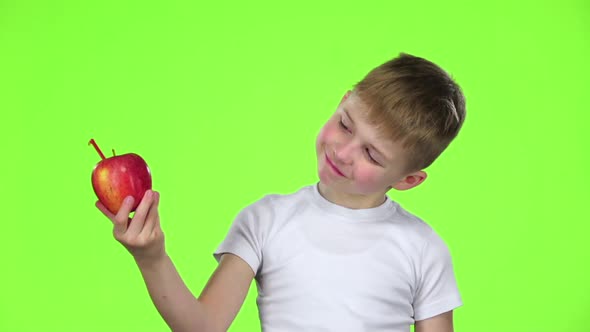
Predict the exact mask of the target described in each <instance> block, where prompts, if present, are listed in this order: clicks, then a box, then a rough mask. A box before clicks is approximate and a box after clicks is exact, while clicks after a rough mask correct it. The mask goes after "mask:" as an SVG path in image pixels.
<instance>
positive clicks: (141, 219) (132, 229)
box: [127, 190, 153, 236]
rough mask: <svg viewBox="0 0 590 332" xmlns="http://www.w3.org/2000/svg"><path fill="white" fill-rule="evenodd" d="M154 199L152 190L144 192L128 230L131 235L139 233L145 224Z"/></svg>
mask: <svg viewBox="0 0 590 332" xmlns="http://www.w3.org/2000/svg"><path fill="white" fill-rule="evenodd" d="M152 200H153V192H152V191H151V190H147V191H146V192H145V193H144V194H143V198H142V199H141V202H140V203H139V205H138V206H137V209H136V210H135V214H134V215H133V219H131V223H130V224H129V228H128V229H127V232H128V233H129V234H130V235H132V236H135V235H137V234H139V233H140V232H141V230H142V229H143V226H144V224H145V218H146V216H147V214H148V212H149V209H150V205H152Z"/></svg>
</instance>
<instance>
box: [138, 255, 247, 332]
mask: <svg viewBox="0 0 590 332" xmlns="http://www.w3.org/2000/svg"><path fill="white" fill-rule="evenodd" d="M138 266H139V267H140V270H141V273H142V276H143V279H144V280H145V283H146V286H147V289H148V292H149V294H150V297H151V299H152V301H153V303H154V305H155V306H156V308H157V309H158V312H159V313H160V315H161V316H162V318H163V319H164V320H165V321H166V324H168V326H169V327H170V328H171V329H172V331H179V332H180V331H226V330H227V329H228V328H229V326H230V325H231V322H232V321H233V320H234V318H235V316H236V315H237V313H238V311H239V310H240V307H241V306H242V304H243V302H244V299H245V298H246V295H247V294H248V289H249V286H250V283H251V282H252V279H253V278H254V272H252V269H251V268H250V266H249V265H248V264H247V263H246V262H244V261H243V260H242V259H241V258H239V257H237V256H234V255H231V254H226V255H223V256H222V257H221V261H220V263H219V265H218V267H217V269H216V270H215V272H214V273H213V275H212V276H211V278H210V279H209V282H208V283H207V285H206V286H205V289H204V290H203V292H202V294H201V296H200V298H199V299H196V298H195V297H194V296H193V294H192V293H191V292H190V290H189V289H188V288H187V287H186V285H185V284H184V282H183V281H182V279H181V277H180V275H179V274H178V272H177V270H176V268H175V267H174V264H173V263H172V260H170V258H169V257H168V256H166V257H164V258H163V259H161V260H159V261H157V262H153V263H151V264H142V263H138Z"/></svg>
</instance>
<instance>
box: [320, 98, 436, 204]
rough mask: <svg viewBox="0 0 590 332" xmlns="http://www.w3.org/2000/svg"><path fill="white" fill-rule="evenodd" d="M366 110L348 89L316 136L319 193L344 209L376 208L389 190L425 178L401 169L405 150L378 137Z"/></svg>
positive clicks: (424, 175)
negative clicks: (368, 120) (344, 207)
mask: <svg viewBox="0 0 590 332" xmlns="http://www.w3.org/2000/svg"><path fill="white" fill-rule="evenodd" d="M366 111H367V109H366V106H365V105H364V104H363V102H362V101H361V100H360V99H359V98H358V97H357V96H356V94H354V93H351V92H350V91H349V92H348V93H347V94H346V95H345V96H344V98H343V99H342V102H341V103H340V105H339V106H338V109H337V110H336V112H335V113H334V114H333V115H332V117H331V118H330V119H329V120H328V122H327V123H326V124H325V125H324V126H323V128H322V129H321V131H320V133H319V135H318V137H317V140H316V154H317V158H318V173H319V177H320V184H319V186H320V192H321V193H322V195H324V196H326V198H327V199H329V200H330V201H332V202H334V203H336V204H340V205H342V206H346V207H350V208H369V207H374V206H378V205H379V204H381V203H383V201H384V199H385V194H386V193H387V191H389V189H391V188H396V189H399V190H405V189H410V188H412V187H415V186H417V185H418V184H420V183H421V182H422V181H424V179H425V178H426V173H424V172H422V171H419V172H414V173H411V174H407V173H404V167H405V165H406V158H407V157H406V154H405V152H404V151H403V149H402V148H401V147H400V146H399V144H396V143H394V142H391V141H389V140H384V139H382V138H380V137H379V136H378V132H377V130H376V129H375V128H374V127H373V126H372V125H370V124H369V123H368V122H367V120H366V117H365V115H366Z"/></svg>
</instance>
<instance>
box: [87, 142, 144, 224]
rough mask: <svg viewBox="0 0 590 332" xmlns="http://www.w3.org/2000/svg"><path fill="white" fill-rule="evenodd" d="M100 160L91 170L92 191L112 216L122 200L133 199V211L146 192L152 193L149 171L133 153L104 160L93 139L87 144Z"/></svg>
mask: <svg viewBox="0 0 590 332" xmlns="http://www.w3.org/2000/svg"><path fill="white" fill-rule="evenodd" d="M88 144H89V145H90V144H92V145H94V148H95V149H96V151H97V152H98V154H99V155H100V157H101V158H102V160H101V161H100V162H98V164H96V166H94V169H93V170H92V188H94V193H95V194H96V196H97V197H98V199H99V200H100V202H101V203H102V204H103V205H104V206H105V207H106V208H107V209H108V210H109V211H111V212H112V213H115V214H116V213H117V212H118V211H119V208H120V207H121V204H123V200H124V199H125V197H127V196H133V198H134V202H133V208H132V209H131V211H135V209H136V208H137V206H138V205H139V202H141V199H142V198H143V195H144V194H145V192H146V191H147V190H149V189H152V175H151V173H150V169H149V167H148V166H147V164H146V163H145V161H144V160H143V158H141V157H140V156H139V155H137V154H135V153H127V154H122V155H120V156H115V150H113V156H112V157H109V158H105V156H104V154H103V153H102V151H100V148H99V147H98V145H96V142H95V141H94V139H91V140H90V142H89V143H88Z"/></svg>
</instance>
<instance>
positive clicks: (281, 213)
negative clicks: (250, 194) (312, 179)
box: [241, 186, 311, 219]
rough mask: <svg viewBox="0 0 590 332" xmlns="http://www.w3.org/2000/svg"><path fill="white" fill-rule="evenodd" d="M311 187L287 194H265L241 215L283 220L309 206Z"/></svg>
mask: <svg viewBox="0 0 590 332" xmlns="http://www.w3.org/2000/svg"><path fill="white" fill-rule="evenodd" d="M310 195H311V187H310V186H306V187H303V188H301V189H299V190H297V191H296V192H293V193H289V194H278V193H273V194H266V195H264V196H263V197H262V198H260V199H258V200H257V201H255V202H253V203H251V204H250V205H248V206H246V207H245V208H244V209H243V210H242V211H241V213H249V214H253V215H255V216H257V217H259V219H276V218H279V217H280V218H281V219H285V217H286V216H288V215H291V214H294V213H296V212H298V211H300V210H301V208H302V207H305V206H306V205H307V204H309V196H310Z"/></svg>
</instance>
